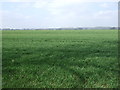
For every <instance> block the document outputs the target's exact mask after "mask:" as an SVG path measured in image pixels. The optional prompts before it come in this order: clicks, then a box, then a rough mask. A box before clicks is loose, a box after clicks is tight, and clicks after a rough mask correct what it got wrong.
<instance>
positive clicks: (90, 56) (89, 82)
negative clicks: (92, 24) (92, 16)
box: [2, 30, 119, 88]
mask: <svg viewBox="0 0 120 90" xmlns="http://www.w3.org/2000/svg"><path fill="white" fill-rule="evenodd" d="M2 51H3V55H2V63H3V64H2V65H3V68H2V71H3V77H2V78H3V82H2V86H3V88H117V87H118V72H119V66H118V59H117V57H118V30H10V31H9V30H3V31H2Z"/></svg>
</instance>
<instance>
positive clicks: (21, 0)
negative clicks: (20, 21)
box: [0, 0, 119, 2]
mask: <svg viewBox="0 0 120 90" xmlns="http://www.w3.org/2000/svg"><path fill="white" fill-rule="evenodd" d="M36 1H37V2H41V1H62V2H119V0H0V2H36Z"/></svg>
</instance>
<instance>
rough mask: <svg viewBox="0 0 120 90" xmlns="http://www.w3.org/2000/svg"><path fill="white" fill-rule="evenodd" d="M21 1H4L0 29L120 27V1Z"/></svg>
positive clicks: (1, 4)
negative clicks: (119, 11) (119, 22)
mask: <svg viewBox="0 0 120 90" xmlns="http://www.w3.org/2000/svg"><path fill="white" fill-rule="evenodd" d="M3 1H4V2H3ZM21 1H22V0H1V1H0V6H1V8H0V21H1V23H0V28H51V27H93V26H117V25H118V0H23V1H24V2H21Z"/></svg>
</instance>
